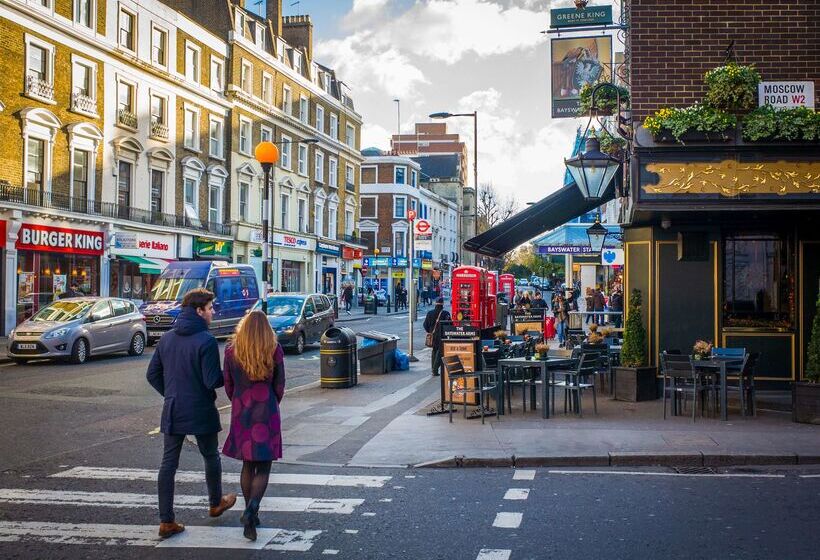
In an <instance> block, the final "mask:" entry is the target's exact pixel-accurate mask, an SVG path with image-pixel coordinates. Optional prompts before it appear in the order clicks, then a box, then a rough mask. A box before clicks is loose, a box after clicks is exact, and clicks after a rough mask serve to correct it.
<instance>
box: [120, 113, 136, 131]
mask: <svg viewBox="0 0 820 560" xmlns="http://www.w3.org/2000/svg"><path fill="white" fill-rule="evenodd" d="M117 121H118V122H119V123H120V124H121V125H123V126H127V127H129V128H137V115H135V114H134V113H132V112H131V111H129V110H128V109H120V110H119V111H117Z"/></svg>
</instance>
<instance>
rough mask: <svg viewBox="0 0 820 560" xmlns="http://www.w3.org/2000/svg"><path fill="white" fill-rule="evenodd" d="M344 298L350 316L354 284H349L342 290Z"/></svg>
mask: <svg viewBox="0 0 820 560" xmlns="http://www.w3.org/2000/svg"><path fill="white" fill-rule="evenodd" d="M342 298H343V299H344V302H345V313H347V314H348V315H350V308H351V307H352V306H353V284H347V285H346V286H345V287H344V290H342Z"/></svg>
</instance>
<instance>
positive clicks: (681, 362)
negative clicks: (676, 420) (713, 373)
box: [660, 352, 709, 422]
mask: <svg viewBox="0 0 820 560" xmlns="http://www.w3.org/2000/svg"><path fill="white" fill-rule="evenodd" d="M660 363H661V372H662V373H663V417H664V419H666V399H667V397H669V398H670V399H671V401H672V402H671V405H672V415H673V416H677V415H678V414H679V411H680V398H681V396H682V397H683V410H686V401H687V400H688V397H689V395H690V394H691V395H692V422H694V421H695V415H696V413H697V409H698V394H701V399H702V400H701V407H703V395H702V393H704V392H706V391H709V387H708V386H706V387H704V386H702V385H701V377H705V376H708V375H709V374H706V373H701V372H698V371H697V370H696V369H695V364H694V362H693V360H692V358H691V357H690V356H683V355H680V354H669V353H668V352H662V353H661V355H660Z"/></svg>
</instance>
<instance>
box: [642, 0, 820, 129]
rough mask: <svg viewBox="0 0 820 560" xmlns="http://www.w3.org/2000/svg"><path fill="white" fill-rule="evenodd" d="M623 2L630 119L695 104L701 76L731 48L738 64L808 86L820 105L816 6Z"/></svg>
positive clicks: (816, 2)
mask: <svg viewBox="0 0 820 560" xmlns="http://www.w3.org/2000/svg"><path fill="white" fill-rule="evenodd" d="M627 2H628V3H629V4H631V10H630V21H631V29H630V41H631V74H632V75H631V79H630V82H631V87H632V110H633V115H634V117H636V118H640V119H643V118H644V117H645V116H647V115H649V114H651V113H653V112H654V111H656V110H658V109H659V108H661V107H664V106H675V107H684V106H687V105H690V104H692V103H694V102H695V101H699V100H702V99H703V95H704V93H705V88H704V86H703V75H704V74H705V73H706V71H708V70H710V69H712V68H714V67H715V66H720V65H721V64H722V63H723V56H724V55H723V53H724V51H725V49H726V47H727V46H728V45H729V43H730V42H731V41H732V40H734V41H735V55H736V58H737V60H738V62H740V63H741V64H754V65H755V66H756V67H757V68H758V69H759V70H760V72H761V74H762V75H763V79H764V80H767V81H777V80H784V81H786V80H803V81H808V80H814V83H815V86H814V87H815V103H817V102H818V100H819V99H820V97H818V94H820V0H799V1H798V0H711V1H710V0H627ZM818 106H820V105H818Z"/></svg>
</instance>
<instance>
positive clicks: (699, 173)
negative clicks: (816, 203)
mask: <svg viewBox="0 0 820 560" xmlns="http://www.w3.org/2000/svg"><path fill="white" fill-rule="evenodd" d="M646 170H647V171H648V172H649V173H654V174H656V175H657V176H658V177H659V180H658V181H657V183H653V184H650V183H645V184H644V185H643V189H644V191H646V192H647V193H649V194H719V195H721V196H726V197H733V196H738V195H743V194H757V195H760V194H767V195H787V194H818V193H820V162H794V161H772V162H738V161H736V160H724V161H721V162H719V163H717V162H700V163H663V162H660V163H649V164H647V165H646Z"/></svg>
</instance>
